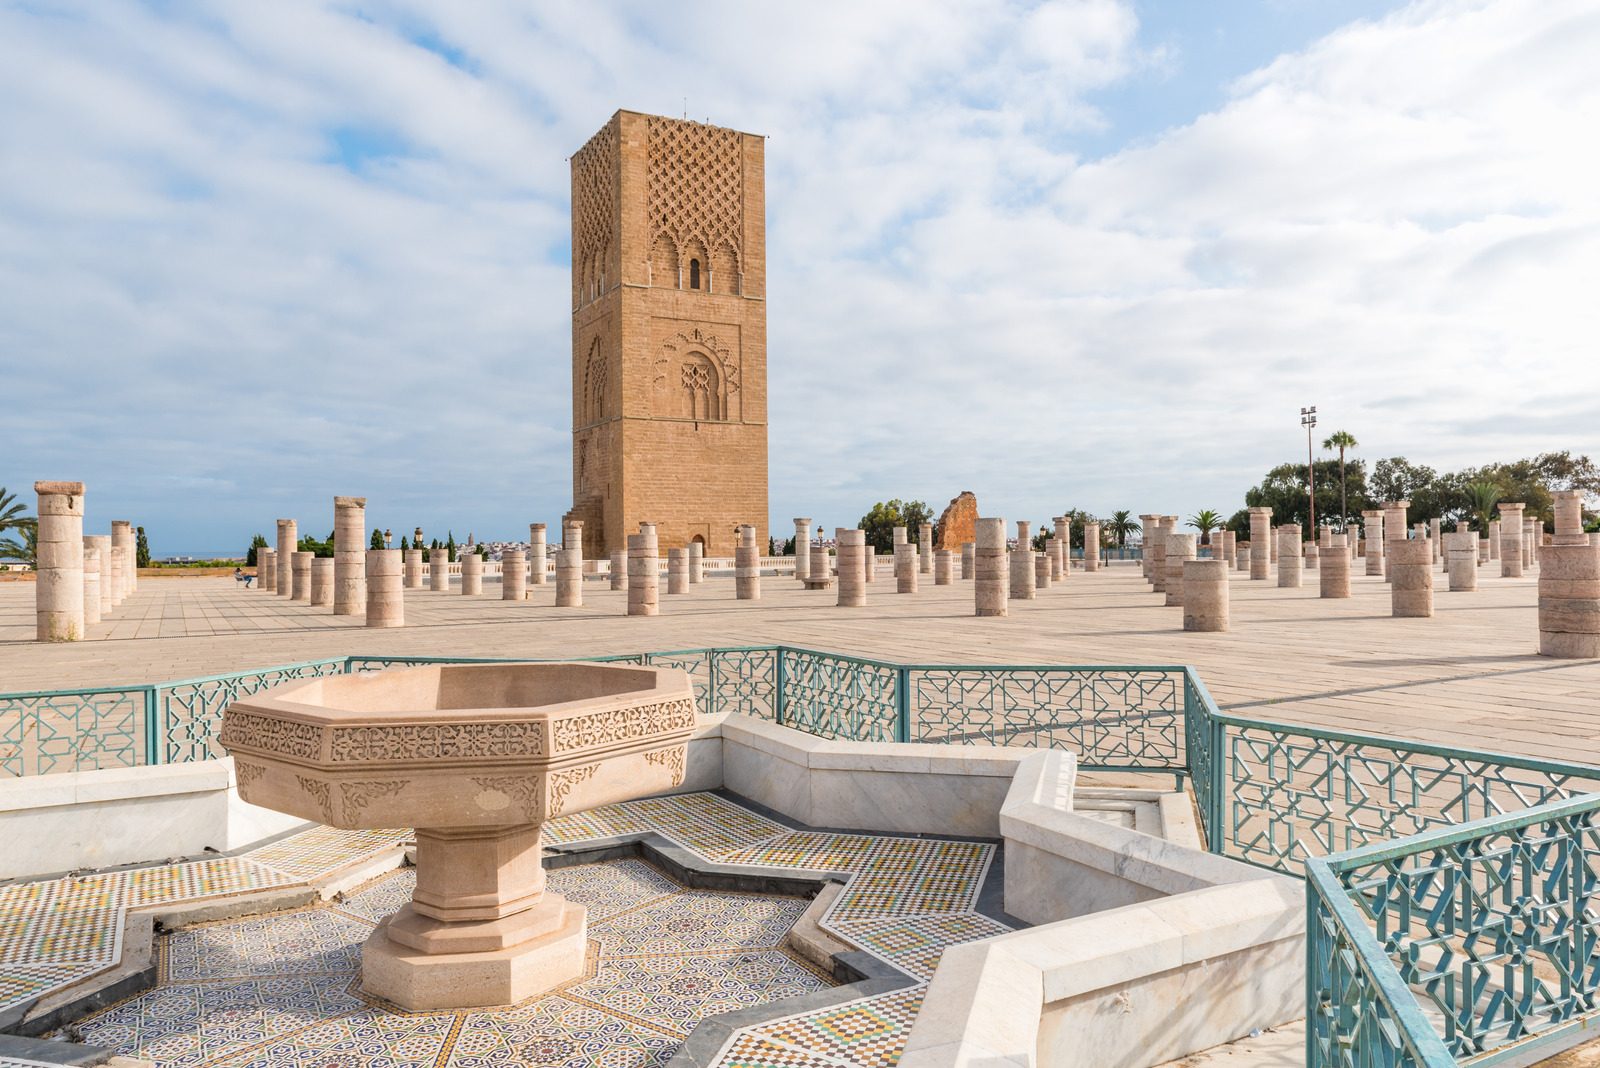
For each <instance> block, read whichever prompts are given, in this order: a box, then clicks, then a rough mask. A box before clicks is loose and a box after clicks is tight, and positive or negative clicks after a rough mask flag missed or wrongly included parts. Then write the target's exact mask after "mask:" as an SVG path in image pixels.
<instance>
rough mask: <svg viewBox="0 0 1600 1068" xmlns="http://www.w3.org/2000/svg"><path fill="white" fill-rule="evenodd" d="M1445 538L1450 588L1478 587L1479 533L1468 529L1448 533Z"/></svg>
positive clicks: (1472, 588) (1469, 588)
mask: <svg viewBox="0 0 1600 1068" xmlns="http://www.w3.org/2000/svg"><path fill="white" fill-rule="evenodd" d="M1444 538H1445V567H1446V568H1448V569H1449V572H1450V589H1451V590H1475V589H1477V588H1478V535H1477V534H1475V533H1474V532H1472V531H1470V530H1467V531H1457V532H1456V533H1454V534H1446V535H1445V536H1444Z"/></svg>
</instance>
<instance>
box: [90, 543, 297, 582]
mask: <svg viewBox="0 0 1600 1068" xmlns="http://www.w3.org/2000/svg"><path fill="white" fill-rule="evenodd" d="M124 558H125V557H124V554H123V552H122V547H121V546H117V545H114V546H112V547H111V565H112V567H113V568H115V569H116V572H117V578H118V579H119V580H120V579H121V577H122V566H123V564H122V561H123V560H124ZM256 585H257V586H260V587H261V588H262V589H264V590H267V591H269V592H272V593H277V592H278V553H277V550H276V549H257V550H256Z"/></svg>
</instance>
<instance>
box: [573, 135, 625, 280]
mask: <svg viewBox="0 0 1600 1068" xmlns="http://www.w3.org/2000/svg"><path fill="white" fill-rule="evenodd" d="M572 162H573V168H572V303H573V304H574V305H579V304H582V303H584V301H585V300H587V299H588V298H587V296H586V293H587V292H588V287H589V286H590V285H591V284H594V285H595V286H596V287H597V288H598V285H599V282H600V280H601V275H602V274H603V273H604V272H605V270H606V266H607V264H608V263H609V262H610V259H611V253H612V250H613V249H614V248H615V241H616V223H617V219H618V218H620V217H621V214H622V209H621V197H622V189H621V180H622V178H621V166H620V164H619V157H618V154H617V124H616V123H615V122H608V123H606V124H605V125H604V126H602V127H601V128H600V132H599V133H597V134H595V135H594V136H593V137H591V138H589V143H588V144H586V145H584V146H583V147H582V148H580V149H579V150H578V153H577V155H575V156H574V157H573V158H572Z"/></svg>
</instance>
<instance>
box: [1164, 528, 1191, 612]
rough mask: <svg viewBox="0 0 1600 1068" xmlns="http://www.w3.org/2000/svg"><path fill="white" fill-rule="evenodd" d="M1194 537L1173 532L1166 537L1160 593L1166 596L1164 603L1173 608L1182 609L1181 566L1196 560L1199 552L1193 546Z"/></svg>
mask: <svg viewBox="0 0 1600 1068" xmlns="http://www.w3.org/2000/svg"><path fill="white" fill-rule="evenodd" d="M1195 540H1196V539H1195V535H1193V534H1179V533H1177V532H1176V531H1173V532H1172V533H1171V534H1168V535H1167V543H1166V547H1167V551H1166V558H1165V562H1164V566H1165V568H1166V582H1165V583H1164V584H1163V586H1162V591H1161V592H1162V593H1164V594H1166V601H1165V603H1166V604H1167V605H1168V606H1170V607H1174V608H1181V607H1183V574H1184V571H1183V565H1184V562H1185V561H1188V560H1197V559H1199V557H1200V550H1199V548H1198V547H1197V546H1196V544H1195Z"/></svg>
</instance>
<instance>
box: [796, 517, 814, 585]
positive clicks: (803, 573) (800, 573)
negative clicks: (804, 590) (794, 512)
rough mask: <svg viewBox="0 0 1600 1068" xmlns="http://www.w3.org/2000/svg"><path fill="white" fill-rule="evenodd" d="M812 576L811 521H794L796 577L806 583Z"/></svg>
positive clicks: (797, 519)
mask: <svg viewBox="0 0 1600 1068" xmlns="http://www.w3.org/2000/svg"><path fill="white" fill-rule="evenodd" d="M810 575H811V520H809V519H800V518H798V517H796V519H795V521H794V577H795V578H796V579H797V580H799V581H801V582H804V581H805V580H806V579H807V578H809V577H810Z"/></svg>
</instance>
